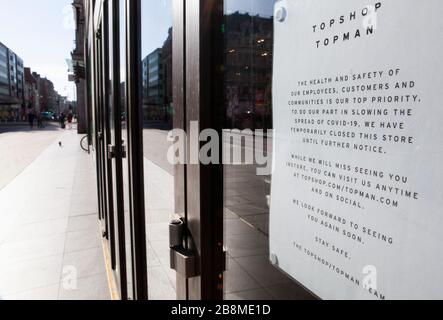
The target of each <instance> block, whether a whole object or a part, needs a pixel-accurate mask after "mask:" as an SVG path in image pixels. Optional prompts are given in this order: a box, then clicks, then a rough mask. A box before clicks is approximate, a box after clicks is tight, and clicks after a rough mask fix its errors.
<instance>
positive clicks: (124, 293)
mask: <svg viewBox="0 0 443 320" xmlns="http://www.w3.org/2000/svg"><path fill="white" fill-rule="evenodd" d="M110 1H111V2H110V5H112V22H113V23H112V30H109V32H110V33H111V34H112V37H113V41H112V48H111V50H112V53H111V54H112V57H113V59H112V60H113V68H112V70H113V74H112V88H113V89H112V90H113V94H112V97H113V106H114V119H111V121H114V132H115V137H114V138H115V141H114V142H113V143H115V149H116V157H115V171H116V186H115V188H116V193H115V196H116V197H117V208H116V214H115V215H114V216H115V217H116V219H115V221H116V222H117V228H116V230H117V233H116V239H117V247H116V253H118V254H117V257H118V263H119V274H120V290H121V293H120V296H121V299H122V300H127V298H128V288H127V287H128V284H127V283H128V279H127V272H126V235H125V205H124V187H123V150H122V149H123V145H122V143H121V141H122V119H121V115H122V108H121V92H120V83H121V79H120V4H119V1H118V0H110Z"/></svg>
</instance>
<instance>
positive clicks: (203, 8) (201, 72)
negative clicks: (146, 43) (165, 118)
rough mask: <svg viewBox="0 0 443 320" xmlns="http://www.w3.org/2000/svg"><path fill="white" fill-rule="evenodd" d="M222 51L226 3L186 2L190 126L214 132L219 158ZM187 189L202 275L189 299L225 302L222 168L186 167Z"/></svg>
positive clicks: (191, 285)
mask: <svg viewBox="0 0 443 320" xmlns="http://www.w3.org/2000/svg"><path fill="white" fill-rule="evenodd" d="M222 48H223V0H188V1H186V70H187V71H188V72H186V106H187V108H186V112H187V123H188V128H190V122H191V121H198V123H199V132H201V131H203V130H205V129H214V130H216V131H217V132H218V135H219V141H220V148H219V155H220V157H221V155H222V152H221V151H222V124H223V119H224V113H223V104H224V99H223V54H222V53H223V50H222ZM190 139H192V137H190ZM191 143H192V141H191ZM199 146H201V143H199ZM191 152H192V151H191ZM220 161H221V158H220ZM187 190H188V192H187V205H188V210H187V211H188V212H187V222H188V227H189V229H190V232H191V234H192V237H193V240H194V241H193V242H194V246H195V248H194V249H195V251H196V253H197V257H198V259H197V260H198V263H199V266H200V273H201V276H200V277H198V278H192V279H190V280H189V293H188V294H189V299H191V300H200V299H201V300H222V299H223V270H224V265H225V261H224V250H223V166H222V165H220V164H212V165H201V164H198V165H196V164H191V165H188V166H187Z"/></svg>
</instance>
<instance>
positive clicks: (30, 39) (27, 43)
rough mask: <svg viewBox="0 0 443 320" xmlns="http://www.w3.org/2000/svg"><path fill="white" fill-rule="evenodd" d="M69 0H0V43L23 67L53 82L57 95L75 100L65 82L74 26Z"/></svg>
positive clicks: (68, 83)
mask: <svg viewBox="0 0 443 320" xmlns="http://www.w3.org/2000/svg"><path fill="white" fill-rule="evenodd" d="M71 3H72V0H12V1H11V0H0V8H1V10H0V41H1V42H3V44H4V45H6V46H7V47H8V48H10V49H11V50H12V51H14V52H15V53H16V54H17V55H18V56H20V57H21V58H22V59H23V60H24V63H25V67H30V68H31V69H32V71H35V72H38V73H39V74H40V75H41V76H43V77H45V76H46V77H47V78H48V79H49V80H51V81H52V82H53V83H54V86H55V89H56V90H57V91H58V92H59V94H61V95H63V96H68V97H69V98H70V99H74V98H75V93H74V84H73V83H72V82H68V72H67V71H68V66H67V64H66V59H70V52H71V51H72V50H73V48H74V38H75V34H74V33H75V24H74V11H73V9H72V6H71Z"/></svg>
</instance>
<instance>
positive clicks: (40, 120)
mask: <svg viewBox="0 0 443 320" xmlns="http://www.w3.org/2000/svg"><path fill="white" fill-rule="evenodd" d="M37 127H38V128H39V129H43V128H44V127H45V125H44V124H43V116H42V113H41V112H39V113H38V116H37Z"/></svg>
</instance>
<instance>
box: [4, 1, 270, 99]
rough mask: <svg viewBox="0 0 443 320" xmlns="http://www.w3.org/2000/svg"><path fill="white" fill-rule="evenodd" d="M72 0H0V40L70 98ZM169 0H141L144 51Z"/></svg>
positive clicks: (264, 8)
mask: <svg viewBox="0 0 443 320" xmlns="http://www.w3.org/2000/svg"><path fill="white" fill-rule="evenodd" d="M71 3H72V0H0V8H1V10H0V41H1V42H3V43H4V44H5V45H6V46H7V47H9V48H10V49H11V50H13V51H14V52H15V53H16V54H17V55H19V56H20V57H21V58H22V59H23V60H24V63H25V66H26V67H30V68H31V69H32V71H36V72H38V73H40V74H41V75H42V76H43V77H45V76H46V77H47V78H48V79H50V80H51V81H52V82H54V86H55V89H56V90H57V91H58V92H59V93H60V94H61V95H64V96H68V97H69V98H70V99H74V98H75V90H74V84H73V83H72V82H68V75H67V70H68V66H67V64H66V59H70V52H71V51H72V49H73V48H74V37H75V34H74V33H75V23H74V14H73V9H72V6H71ZM171 3H172V1H171V0H143V1H142V16H143V20H142V21H143V41H142V44H143V48H142V50H143V52H142V56H143V57H145V56H146V55H148V54H149V53H151V52H152V51H154V50H155V49H156V48H159V47H161V46H162V45H163V42H164V41H165V40H166V38H167V35H168V29H169V27H170V26H171V22H172V20H171V19H172V8H171ZM273 4H274V0H226V1H225V12H226V13H232V12H234V11H237V10H239V11H244V12H250V13H251V14H260V15H268V16H270V15H272V11H273Z"/></svg>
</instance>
